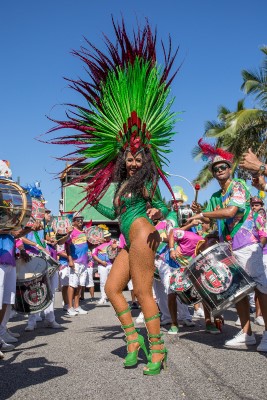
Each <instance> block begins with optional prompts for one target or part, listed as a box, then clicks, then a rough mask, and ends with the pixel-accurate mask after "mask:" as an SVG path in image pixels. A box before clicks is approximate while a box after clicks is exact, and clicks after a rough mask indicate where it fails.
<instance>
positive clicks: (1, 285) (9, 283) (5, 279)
mask: <svg viewBox="0 0 267 400" xmlns="http://www.w3.org/2000/svg"><path fill="white" fill-rule="evenodd" d="M15 295H16V267H14V266H13V265H5V264H0V309H2V305H3V304H15Z"/></svg>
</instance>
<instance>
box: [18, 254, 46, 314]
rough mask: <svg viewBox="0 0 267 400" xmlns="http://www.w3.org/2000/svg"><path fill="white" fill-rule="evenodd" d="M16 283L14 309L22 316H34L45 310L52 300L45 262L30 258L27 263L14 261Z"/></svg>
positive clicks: (38, 258)
mask: <svg viewBox="0 0 267 400" xmlns="http://www.w3.org/2000/svg"><path fill="white" fill-rule="evenodd" d="M16 271H17V282H16V298H15V305H14V308H15V310H16V311H17V312H19V313H22V314H35V313H38V312H40V311H42V310H44V309H45V308H47V307H48V306H49V305H50V304H51V302H52V299H53V295H52V291H51V286H50V280H49V276H48V269H47V262H46V260H45V259H44V258H43V257H40V256H35V257H32V258H31V260H30V261H29V262H25V261H23V260H22V259H18V260H17V261H16Z"/></svg>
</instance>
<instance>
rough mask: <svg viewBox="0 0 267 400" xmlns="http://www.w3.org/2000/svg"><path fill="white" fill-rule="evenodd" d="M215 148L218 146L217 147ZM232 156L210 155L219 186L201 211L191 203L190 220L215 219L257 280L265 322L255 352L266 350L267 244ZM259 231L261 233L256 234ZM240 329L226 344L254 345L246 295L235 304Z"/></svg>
mask: <svg viewBox="0 0 267 400" xmlns="http://www.w3.org/2000/svg"><path fill="white" fill-rule="evenodd" d="M217 150H218V149H217ZM231 168H232V157H230V156H229V154H227V155H219V154H218V153H217V154H216V155H215V156H213V158H212V161H211V163H210V170H211V172H212V174H213V177H214V178H215V179H216V180H217V181H218V183H219V185H220V187H221V189H220V190H219V191H218V192H216V193H214V194H213V195H212V197H211V199H210V201H209V203H208V206H207V208H206V209H205V210H204V211H203V212H199V211H200V209H199V206H198V205H197V204H196V203H193V205H192V209H193V211H196V212H198V213H197V214H196V215H195V216H194V217H192V218H190V219H191V220H193V219H194V218H196V219H201V220H202V221H208V220H209V219H210V218H214V219H217V225H218V229H219V234H220V240H226V238H229V237H230V238H231V242H232V248H233V253H234V255H235V257H236V259H237V261H238V262H239V265H240V266H241V267H242V268H244V270H245V271H246V272H247V273H248V274H249V275H250V276H251V277H252V278H253V279H254V280H255V281H256V282H257V288H256V290H255V292H256V294H257V296H258V298H259V302H260V306H261V310H262V314H263V319H264V322H265V331H264V332H263V337H262V340H261V343H260V344H259V346H258V347H257V350H258V351H263V352H267V330H266V329H267V326H266V325H267V276H266V274H265V271H264V265H263V261H262V248H263V246H264V245H265V244H266V232H265V231H263V230H257V229H256V224H255V221H254V219H253V213H252V211H251V208H250V193H249V190H248V188H247V186H246V184H245V182H244V181H242V180H239V179H233V178H232V177H231V173H232V169H231ZM258 232H261V234H259V233H258ZM236 308H237V312H238V315H239V317H240V321H241V326H242V330H241V331H240V332H239V333H238V334H237V335H236V336H235V337H234V338H233V339H231V340H228V341H227V342H226V343H225V346H229V347H237V346H240V345H247V346H248V345H254V344H255V343H256V339H255V336H254V334H253V333H252V331H251V325H250V312H249V300H248V297H247V296H246V297H245V298H244V299H243V300H241V301H240V302H238V303H237V304H236Z"/></svg>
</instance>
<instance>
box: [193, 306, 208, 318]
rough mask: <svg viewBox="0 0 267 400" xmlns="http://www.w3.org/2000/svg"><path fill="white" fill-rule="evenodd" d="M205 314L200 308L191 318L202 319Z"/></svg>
mask: <svg viewBox="0 0 267 400" xmlns="http://www.w3.org/2000/svg"><path fill="white" fill-rule="evenodd" d="M204 317H205V314H204V311H203V309H202V308H200V307H199V309H198V310H195V311H194V314H193V318H204Z"/></svg>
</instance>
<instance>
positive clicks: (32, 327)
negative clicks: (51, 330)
mask: <svg viewBox="0 0 267 400" xmlns="http://www.w3.org/2000/svg"><path fill="white" fill-rule="evenodd" d="M35 328H36V324H28V325H27V326H26V328H25V329H24V330H25V331H26V332H32V331H34V329H35Z"/></svg>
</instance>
